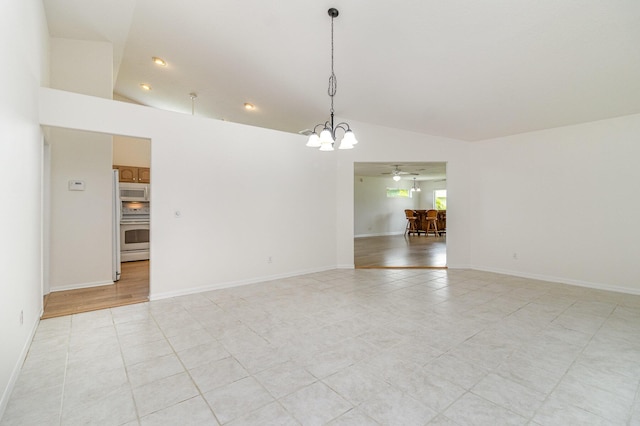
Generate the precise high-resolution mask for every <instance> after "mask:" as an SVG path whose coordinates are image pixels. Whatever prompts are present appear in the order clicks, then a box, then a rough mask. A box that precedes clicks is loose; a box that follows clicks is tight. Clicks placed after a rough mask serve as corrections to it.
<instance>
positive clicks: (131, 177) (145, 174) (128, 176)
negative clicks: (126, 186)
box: [113, 165, 151, 183]
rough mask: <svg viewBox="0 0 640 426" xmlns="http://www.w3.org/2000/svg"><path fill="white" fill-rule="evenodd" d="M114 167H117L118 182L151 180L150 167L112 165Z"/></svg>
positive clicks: (144, 181)
mask: <svg viewBox="0 0 640 426" xmlns="http://www.w3.org/2000/svg"><path fill="white" fill-rule="evenodd" d="M113 168H114V169H118V171H119V176H120V182H132V183H150V182H151V169H149V167H134V166H115V165H114V166H113Z"/></svg>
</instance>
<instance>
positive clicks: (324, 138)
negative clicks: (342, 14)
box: [307, 7, 358, 151]
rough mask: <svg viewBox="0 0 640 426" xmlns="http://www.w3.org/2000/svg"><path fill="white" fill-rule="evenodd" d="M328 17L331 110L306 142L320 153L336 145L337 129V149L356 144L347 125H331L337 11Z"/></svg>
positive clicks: (343, 123)
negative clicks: (329, 21) (329, 28)
mask: <svg viewBox="0 0 640 426" xmlns="http://www.w3.org/2000/svg"><path fill="white" fill-rule="evenodd" d="M328 13H329V16H330V17H331V75H330V76H329V90H328V93H329V98H331V109H330V110H329V112H330V113H331V119H330V120H328V121H325V122H324V123H321V124H316V126H315V127H314V128H313V133H311V135H310V136H309V140H308V141H307V146H308V147H311V148H320V151H333V150H334V145H335V143H336V136H337V131H338V129H340V130H342V133H344V134H343V135H342V140H341V141H340V145H339V147H338V149H352V148H353V146H354V145H355V144H357V143H358V140H357V139H356V137H355V135H354V134H353V132H352V131H351V128H350V127H349V124H347V123H345V122H342V123H338V124H334V123H333V115H334V109H333V97H334V96H335V95H336V89H337V88H338V81H337V79H336V74H335V73H334V72H333V20H334V19H335V18H336V17H337V16H338V14H339V12H338V9H335V8H333V7H332V8H331V9H329V10H328ZM318 129H322V130H321V131H320V135H319V136H318Z"/></svg>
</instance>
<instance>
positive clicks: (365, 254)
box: [354, 235, 447, 268]
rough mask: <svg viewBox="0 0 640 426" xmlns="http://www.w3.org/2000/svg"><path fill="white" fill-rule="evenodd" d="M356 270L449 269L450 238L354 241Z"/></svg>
mask: <svg viewBox="0 0 640 426" xmlns="http://www.w3.org/2000/svg"><path fill="white" fill-rule="evenodd" d="M354 261H355V266H356V268H446V266H447V237H446V235H445V236H442V237H434V236H433V235H431V236H428V237H427V236H425V235H420V236H418V235H410V236H409V235H407V236H405V235H389V236H383V237H363V238H355V240H354Z"/></svg>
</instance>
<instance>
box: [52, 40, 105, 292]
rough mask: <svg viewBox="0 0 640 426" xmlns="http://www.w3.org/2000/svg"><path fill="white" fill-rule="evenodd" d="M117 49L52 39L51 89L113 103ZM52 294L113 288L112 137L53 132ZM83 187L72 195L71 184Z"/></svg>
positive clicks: (67, 131)
mask: <svg viewBox="0 0 640 426" xmlns="http://www.w3.org/2000/svg"><path fill="white" fill-rule="evenodd" d="M112 63H113V48H112V46H111V44H109V43H105V42H94V41H81V40H69V39H60V38H52V39H51V87H53V88H56V89H62V90H66V91H69V92H75V93H84V94H87V95H92V96H100V97H102V98H107V99H110V98H111V97H112V85H113V81H112V79H113V77H112V72H113V67H112ZM47 139H48V140H49V141H50V144H51V186H50V193H51V197H50V198H51V211H50V215H51V222H50V226H51V230H50V235H51V243H50V275H49V286H50V290H51V291H60V290H69V289H73V288H82V287H90V286H96V285H104V284H112V283H113V281H112V274H111V269H112V244H113V241H112V240H113V238H112V217H113V209H112V205H111V203H112V198H111V197H112V195H111V193H112V183H111V180H112V178H111V168H112V167H111V166H112V142H111V136H110V135H104V134H96V133H89V132H77V131H69V130H64V129H52V130H51V132H49V137H48V138H47ZM72 179H73V180H82V181H84V182H85V190H84V191H69V189H68V182H69V180H72Z"/></svg>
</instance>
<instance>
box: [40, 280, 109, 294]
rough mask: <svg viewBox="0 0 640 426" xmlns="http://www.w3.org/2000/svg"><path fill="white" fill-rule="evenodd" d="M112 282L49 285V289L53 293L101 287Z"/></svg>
mask: <svg viewBox="0 0 640 426" xmlns="http://www.w3.org/2000/svg"><path fill="white" fill-rule="evenodd" d="M113 284H115V282H113V281H96V282H93V283H80V284H69V285H63V286H60V287H51V288H50V289H49V291H50V292H51V293H53V292H56V291H66V290H77V289H79V288H90V287H102V286H105V285H113Z"/></svg>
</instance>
